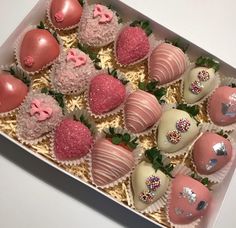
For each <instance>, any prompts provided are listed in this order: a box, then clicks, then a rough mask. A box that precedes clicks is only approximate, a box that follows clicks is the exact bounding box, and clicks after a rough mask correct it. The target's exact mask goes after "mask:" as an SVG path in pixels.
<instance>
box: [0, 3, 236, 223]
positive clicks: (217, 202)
mask: <svg viewBox="0 0 236 228" xmlns="http://www.w3.org/2000/svg"><path fill="white" fill-rule="evenodd" d="M90 2H91V1H90ZM99 2H109V4H112V5H113V6H114V8H115V9H117V10H118V11H119V12H120V14H121V16H122V17H123V18H126V17H127V16H128V17H127V19H131V18H132V19H133V18H135V19H150V18H148V17H146V16H144V15H143V14H142V12H138V11H136V10H135V3H133V4H131V5H132V7H133V9H132V8H129V7H128V6H127V5H125V4H124V3H123V2H125V1H124V0H123V1H117V0H110V1H109V0H107V1H106V0H103V1H99ZM133 2H135V1H133ZM45 3H46V0H39V1H38V3H37V5H36V6H35V7H34V8H33V9H32V10H31V12H30V13H29V14H28V15H27V17H26V18H25V19H24V20H23V21H22V23H21V24H20V25H19V26H18V27H17V28H16V30H15V31H14V32H13V33H12V34H11V35H10V37H9V38H8V39H7V41H6V42H5V43H4V44H3V45H2V46H1V48H0V64H1V65H3V64H9V63H11V62H12V61H13V59H14V56H13V45H12V44H13V43H14V42H15V40H16V38H17V37H18V35H19V34H20V32H21V31H22V30H23V29H24V28H25V27H26V26H28V25H29V24H38V22H39V21H40V20H42V18H44V15H45V8H46V4H45ZM137 10H138V8H137ZM152 18H153V17H152ZM152 27H153V30H154V33H156V34H157V35H158V38H160V39H164V38H171V37H176V36H178V35H177V34H175V33H174V32H172V31H170V30H168V29H166V28H165V27H163V26H162V25H160V24H158V23H156V22H154V21H152ZM189 43H190V49H189V53H190V54H191V55H190V57H195V58H196V57H197V56H200V55H210V53H208V52H206V51H204V50H202V49H201V48H199V47H197V46H196V45H194V44H192V43H191V42H189ZM211 56H212V55H211ZM213 57H216V58H217V56H213ZM218 59H219V58H218ZM220 61H221V71H222V72H223V73H224V74H225V75H227V76H231V77H233V76H234V75H235V74H236V70H235V69H234V68H233V67H231V66H230V65H228V64H227V63H225V62H224V61H223V60H220ZM227 62H229V61H227ZM0 133H1V132H0ZM1 134H2V135H3V136H4V137H6V138H8V139H9V140H10V141H12V142H13V143H15V144H17V145H19V146H20V147H22V148H24V149H25V150H26V151H28V152H29V153H31V154H33V155H34V156H36V157H38V158H39V159H41V160H42V161H44V162H46V163H48V164H49V165H51V166H53V167H55V168H56V169H59V170H60V171H62V172H64V173H65V174H67V175H69V176H71V177H73V178H75V179H77V180H78V181H80V182H83V181H81V180H80V179H78V178H76V177H75V176H73V175H72V174H70V173H67V172H66V171H65V170H63V169H61V168H60V167H58V166H56V165H55V164H53V163H51V162H50V161H48V160H47V159H45V158H44V157H42V156H40V155H38V154H36V153H34V152H32V151H30V150H29V149H28V148H26V147H24V146H22V145H21V144H19V143H18V142H16V141H15V140H13V139H11V138H9V137H8V136H7V135H5V134H4V133H1ZM232 179H236V174H234V166H233V167H232V169H231V171H230V173H229V174H228V175H227V178H226V179H225V180H224V182H223V183H222V184H221V185H220V186H219V187H218V188H217V190H216V191H214V198H213V203H212V207H211V210H210V211H209V214H208V215H207V216H206V217H205V218H204V219H203V221H202V224H201V226H200V227H213V225H214V223H215V221H216V219H217V217H218V216H219V213H220V208H221V205H222V203H223V200H224V198H225V196H228V195H230V194H231V192H232V191H234V189H232V187H231V186H230V185H231V184H232ZM83 183H84V182H83ZM84 184H86V185H88V186H89V187H91V188H94V187H93V186H91V185H89V184H87V183H84ZM94 189H95V190H96V191H98V192H100V193H101V194H103V195H104V196H105V197H109V196H107V195H105V194H104V193H103V192H102V191H99V190H98V189H96V188H94ZM228 189H229V190H228ZM109 198H111V197H109ZM111 199H112V200H113V201H115V200H114V199H113V198H111ZM115 202H117V201H115ZM117 203H119V202H117ZM121 205H122V206H124V207H126V208H128V209H130V208H129V207H127V206H125V205H124V204H121ZM130 210H132V209H130ZM132 211H133V210H132ZM134 212H135V211H134ZM135 213H137V212H135ZM138 214H139V213H138ZM139 215H140V216H143V215H142V214H139ZM143 217H144V218H145V219H148V218H147V217H145V216H143ZM149 220H150V219H149ZM150 221H152V222H154V221H153V220H150ZM159 225H160V224H159ZM160 226H161V225H160ZM161 227H162V226H161Z"/></svg>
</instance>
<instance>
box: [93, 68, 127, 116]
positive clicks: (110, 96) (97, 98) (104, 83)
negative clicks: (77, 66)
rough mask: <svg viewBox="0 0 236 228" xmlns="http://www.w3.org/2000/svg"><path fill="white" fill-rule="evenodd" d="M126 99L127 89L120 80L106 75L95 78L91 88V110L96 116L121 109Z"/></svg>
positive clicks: (102, 74)
mask: <svg viewBox="0 0 236 228" xmlns="http://www.w3.org/2000/svg"><path fill="white" fill-rule="evenodd" d="M125 97H126V88H125V86H124V85H123V84H122V82H121V81H120V80H119V79H116V78H114V77H112V76H111V75H109V74H106V73H100V74H98V75H96V76H94V77H93V79H92V80H91V83H90V87H89V108H90V110H91V111H92V113H94V114H96V115H101V114H106V113H109V112H110V111H113V110H114V109H116V108H117V107H119V106H120V105H121V104H122V103H123V102H124V101H125Z"/></svg>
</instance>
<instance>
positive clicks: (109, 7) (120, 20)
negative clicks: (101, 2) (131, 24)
mask: <svg viewBox="0 0 236 228" xmlns="http://www.w3.org/2000/svg"><path fill="white" fill-rule="evenodd" d="M107 8H108V9H110V10H111V11H113V12H114V13H115V14H116V16H117V18H118V23H119V24H121V23H122V22H123V19H122V18H121V16H120V14H118V13H117V11H116V10H115V8H114V7H113V5H108V6H107Z"/></svg>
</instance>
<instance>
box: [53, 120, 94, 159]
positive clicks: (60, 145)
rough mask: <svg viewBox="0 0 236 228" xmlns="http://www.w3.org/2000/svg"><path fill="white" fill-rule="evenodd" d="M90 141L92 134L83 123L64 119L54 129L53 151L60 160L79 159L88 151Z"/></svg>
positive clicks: (91, 141) (90, 144)
mask: <svg viewBox="0 0 236 228" xmlns="http://www.w3.org/2000/svg"><path fill="white" fill-rule="evenodd" d="M92 143H93V137H92V134H91V132H90V130H89V129H88V128H87V127H86V126H85V125H84V124H83V123H81V122H79V121H76V120H73V119H64V120H63V121H62V122H61V123H60V125H59V126H58V127H57V128H56V130H55V136H54V153H55V156H56V158H57V159H58V160H60V161H71V160H76V159H80V158H82V157H84V156H85V155H86V154H87V153H88V152H89V150H90V148H91V146H92Z"/></svg>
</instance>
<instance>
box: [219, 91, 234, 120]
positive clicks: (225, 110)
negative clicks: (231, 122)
mask: <svg viewBox="0 0 236 228" xmlns="http://www.w3.org/2000/svg"><path fill="white" fill-rule="evenodd" d="M229 100H230V102H229V104H225V103H222V104H221V112H222V114H223V115H225V116H229V117H231V118H234V117H235V116H236V93H233V94H232V95H231V96H230V97H229Z"/></svg>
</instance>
